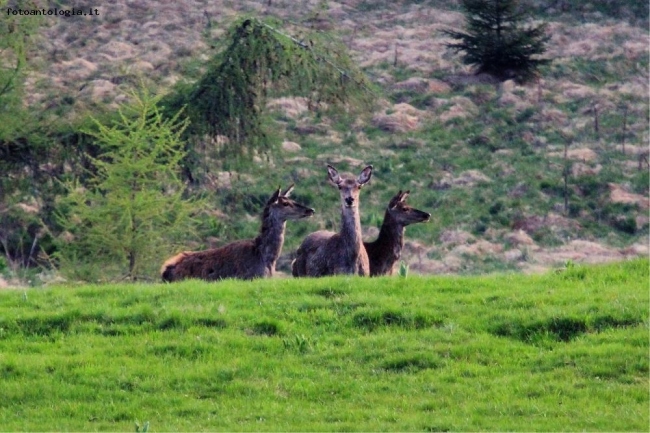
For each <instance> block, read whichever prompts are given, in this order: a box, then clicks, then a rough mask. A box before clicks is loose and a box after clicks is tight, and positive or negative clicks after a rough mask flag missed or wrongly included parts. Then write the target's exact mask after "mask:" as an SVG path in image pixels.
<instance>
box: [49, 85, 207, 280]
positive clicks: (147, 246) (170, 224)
mask: <svg viewBox="0 0 650 433" xmlns="http://www.w3.org/2000/svg"><path fill="white" fill-rule="evenodd" d="M131 96H132V99H133V104H132V105H125V106H123V107H122V108H121V109H120V110H119V121H118V122H116V123H115V124H113V125H104V124H102V123H100V122H98V121H95V124H96V128H97V130H96V131H94V130H93V131H88V132H87V133H88V134H90V135H91V136H93V137H94V138H95V139H96V140H97V145H98V146H99V147H100V149H101V153H100V155H99V156H98V157H92V156H90V155H88V159H89V161H90V163H91V166H92V170H90V171H89V173H88V180H87V181H86V182H85V183H83V184H82V183H81V182H80V181H79V180H78V179H76V180H75V181H74V182H70V183H69V184H67V189H68V194H67V196H65V197H64V198H62V199H61V200H60V202H59V204H58V209H59V212H58V222H59V223H60V225H61V227H62V230H63V231H64V233H63V234H62V235H60V236H59V237H58V238H57V246H58V253H57V258H58V259H59V260H60V265H61V269H62V270H63V271H64V273H66V274H69V275H70V276H72V277H74V278H81V279H89V280H94V279H97V278H99V275H102V276H104V277H109V278H110V277H118V276H121V277H124V276H126V277H128V278H130V279H136V278H138V277H153V276H154V275H155V271H156V270H157V268H158V267H159V266H160V263H161V261H162V259H163V258H164V257H165V256H167V255H169V254H170V253H171V252H172V247H173V245H174V244H175V243H176V242H177V241H179V240H183V241H186V240H187V237H188V235H191V233H192V227H193V225H194V218H193V216H192V215H193V214H195V213H196V212H197V211H199V210H200V206H201V204H200V203H199V202H196V201H192V200H185V199H184V198H183V195H184V191H185V185H184V183H183V182H182V180H181V179H180V177H179V170H180V165H179V164H180V161H181V160H182V158H183V156H184V152H183V142H182V141H181V139H180V136H181V134H182V132H183V130H184V128H185V127H186V126H187V120H182V121H181V120H179V118H178V115H177V116H176V117H173V118H172V119H163V117H162V115H161V113H160V111H159V109H158V106H157V103H158V101H159V98H157V97H153V96H151V95H149V94H148V93H147V91H146V90H145V91H143V92H142V93H141V94H135V93H134V94H132V95H131Z"/></svg>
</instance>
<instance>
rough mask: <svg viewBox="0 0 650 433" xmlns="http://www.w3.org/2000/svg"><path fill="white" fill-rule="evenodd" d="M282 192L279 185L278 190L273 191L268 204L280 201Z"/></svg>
mask: <svg viewBox="0 0 650 433" xmlns="http://www.w3.org/2000/svg"><path fill="white" fill-rule="evenodd" d="M281 194H282V189H281V188H280V187H278V190H277V191H275V192H274V193H273V195H272V196H271V198H270V199H269V201H268V202H267V204H273V203H275V202H277V201H278V198H280V195H281Z"/></svg>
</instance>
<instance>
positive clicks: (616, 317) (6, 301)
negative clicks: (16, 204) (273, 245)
mask: <svg viewBox="0 0 650 433" xmlns="http://www.w3.org/2000/svg"><path fill="white" fill-rule="evenodd" d="M648 265H649V263H648V260H647V259H643V260H634V261H624V262H620V263H614V264H609V265H605V266H580V265H575V264H574V265H572V266H567V267H566V269H564V270H563V271H562V272H557V273H556V272H551V273H548V274H545V275H492V276H484V277H456V276H437V277H420V276H411V277H409V279H408V280H407V281H404V280H401V279H399V278H373V279H369V278H365V279H364V278H358V277H348V276H340V277H330V278H320V279H267V280H257V281H234V280H227V281H222V282H220V283H217V284H215V283H210V282H204V281H185V282H183V283H179V284H174V285H162V284H106V285H101V286H97V285H90V286H87V285H86V286H76V287H69V286H63V287H50V288H45V289H28V292H29V293H28V295H29V296H28V297H27V298H24V297H23V293H22V291H14V290H5V291H0V346H1V347H2V351H1V353H0V380H1V381H2V382H1V383H2V385H1V387H2V399H0V419H2V426H3V429H5V430H7V431H16V430H21V431H42V430H48V431H50V430H56V431H129V430H131V431H133V427H134V421H136V420H139V428H140V431H143V430H142V429H143V428H144V427H145V426H146V424H144V425H143V423H142V420H147V419H149V420H151V419H154V417H155V423H154V422H153V421H152V425H154V424H155V426H156V427H155V430H160V431H252V430H254V431H259V430H264V431H279V430H282V431H332V430H336V431H422V430H434V431H435V430H449V431H522V430H526V431H560V430H561V431H582V430H589V431H645V430H646V429H647V426H648V422H649V416H650V413H649V412H648V402H649V396H648V381H647V377H648V371H649V370H648V368H649V366H648V356H647V354H648V350H649V341H648V314H649V311H648V309H649V305H650V304H649V295H650V293H649V292H648V290H647V283H648V278H649V274H648V271H649V266H648ZM256 328H263V330H265V331H268V330H272V331H273V330H277V329H278V328H281V329H282V330H283V332H282V333H278V332H275V331H273V332H262V333H257V332H255V329H256ZM53 401H55V402H59V403H58V404H56V405H53V404H52V402H53ZM107 402H108V404H107ZM622 413H623V414H625V416H621V414H622ZM136 428H138V427H136ZM152 429H153V427H149V431H151V430H152Z"/></svg>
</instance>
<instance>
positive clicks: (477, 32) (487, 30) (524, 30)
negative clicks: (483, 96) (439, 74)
mask: <svg viewBox="0 0 650 433" xmlns="http://www.w3.org/2000/svg"><path fill="white" fill-rule="evenodd" d="M461 7H462V9H463V12H464V14H465V17H466V19H467V24H466V32H457V31H453V30H444V31H443V33H445V34H446V35H448V36H451V37H452V38H453V39H456V40H458V41H459V42H456V43H450V44H447V47H448V48H451V49H452V50H454V51H456V52H459V51H462V52H464V55H463V62H464V63H465V64H468V65H474V66H476V72H477V73H488V74H491V75H493V76H495V77H497V78H498V79H499V80H501V81H505V80H508V79H515V80H516V81H517V82H519V83H523V82H526V81H529V80H531V79H532V78H534V77H535V76H536V75H537V73H538V68H539V66H541V65H543V64H546V63H548V62H549V61H550V60H548V59H542V58H539V56H540V55H541V54H543V53H544V52H545V51H546V48H545V44H546V42H547V41H548V40H549V39H550V36H548V35H547V34H546V27H547V26H546V24H541V25H537V26H533V25H526V24H525V21H527V15H526V13H525V12H523V11H522V10H521V9H520V7H519V2H518V0H462V1H461Z"/></svg>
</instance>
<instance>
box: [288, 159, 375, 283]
mask: <svg viewBox="0 0 650 433" xmlns="http://www.w3.org/2000/svg"><path fill="white" fill-rule="evenodd" d="M327 174H328V176H329V180H330V181H332V183H334V185H336V186H337V187H338V189H339V194H340V196H341V216H342V217H341V231H340V232H339V233H333V232H330V231H325V230H320V231H317V232H314V233H312V234H310V235H308V236H307V237H306V238H305V239H304V240H303V242H302V245H300V247H299V248H298V251H297V253H296V259H295V260H294V262H293V264H292V274H293V276H294V277H303V276H307V277H321V276H325V275H335V274H358V275H363V276H367V275H369V274H370V265H369V263H368V254H366V249H365V248H364V247H363V241H362V239H361V223H360V221H359V192H360V191H361V187H362V186H363V185H365V184H366V183H368V181H369V180H370V177H371V176H372V165H369V166H367V167H366V168H364V169H363V171H362V172H361V174H360V175H359V177H357V178H354V176H345V177H341V176H340V175H339V172H338V171H337V170H336V169H335V168H334V167H332V166H331V165H328V166H327Z"/></svg>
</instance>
